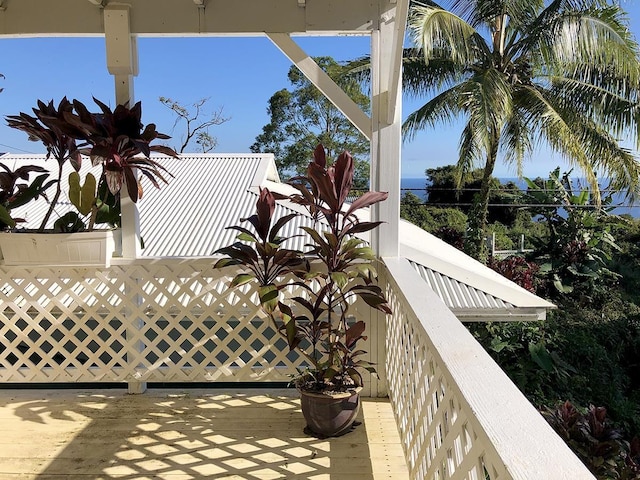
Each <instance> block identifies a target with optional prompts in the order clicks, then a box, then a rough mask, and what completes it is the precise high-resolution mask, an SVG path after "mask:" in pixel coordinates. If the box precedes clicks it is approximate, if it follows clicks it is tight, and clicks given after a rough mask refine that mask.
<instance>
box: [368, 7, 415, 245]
mask: <svg viewBox="0 0 640 480" xmlns="http://www.w3.org/2000/svg"><path fill="white" fill-rule="evenodd" d="M388 7H389V8H388V9H387V10H386V11H384V13H383V14H382V15H381V18H380V28H379V30H374V31H373V33H372V36H371V66H372V82H371V93H372V105H371V112H372V119H371V120H372V135H371V188H372V189H373V190H378V191H383V192H389V198H388V199H387V200H386V201H384V202H382V203H379V204H377V205H375V206H374V207H373V209H372V212H371V213H372V219H373V220H374V221H375V220H381V221H383V222H385V223H383V224H382V225H381V226H380V227H379V228H377V229H376V230H374V231H373V235H372V239H371V240H372V244H373V248H374V250H375V252H376V254H377V255H378V256H379V257H397V256H398V252H399V241H400V235H399V228H400V151H401V140H402V139H401V121H402V118H401V114H402V89H401V88H400V85H401V75H402V68H401V65H402V62H401V60H402V45H403V39H404V31H405V23H406V11H407V7H408V1H407V2H405V3H404V4H403V2H399V3H398V4H392V5H388Z"/></svg>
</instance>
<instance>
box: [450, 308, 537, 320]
mask: <svg viewBox="0 0 640 480" xmlns="http://www.w3.org/2000/svg"><path fill="white" fill-rule="evenodd" d="M451 312H453V314H454V315H455V316H456V317H458V320H460V321H461V322H464V323H471V322H538V321H540V320H545V319H546V318H547V309H546V308H514V309H510V310H505V309H497V308H496V309H483V310H480V309H468V308H466V309H465V308H452V309H451Z"/></svg>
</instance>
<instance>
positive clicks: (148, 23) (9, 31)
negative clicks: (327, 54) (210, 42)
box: [0, 0, 383, 37]
mask: <svg viewBox="0 0 640 480" xmlns="http://www.w3.org/2000/svg"><path fill="white" fill-rule="evenodd" d="M380 1H383V0H379V1H371V0H349V1H345V0H323V1H321V2H320V1H316V2H307V5H306V7H305V8H300V7H299V6H298V3H297V2H295V1H283V0H233V1H232V2H230V1H229V0H207V2H206V8H202V7H203V6H204V5H198V4H196V3H194V1H189V0H127V1H126V5H128V6H130V8H131V33H132V34H133V35H142V36H154V37H162V36H197V35H207V36H226V35H242V36H254V35H263V34H264V32H265V31H271V32H288V33H308V34H315V33H321V34H336V35H337V34H362V35H367V34H370V32H371V29H372V28H373V27H374V24H373V22H372V19H374V18H377V15H378V12H379V8H380V3H379V2H380ZM116 3H121V4H125V2H115V1H111V2H106V1H105V2H97V1H91V0H90V1H82V0H55V1H53V0H17V1H15V0H13V1H11V2H4V5H5V8H4V10H1V11H0V14H1V16H0V35H5V36H12V37H21V36H94V35H103V34H104V28H103V22H102V5H103V4H104V5H115V4H116Z"/></svg>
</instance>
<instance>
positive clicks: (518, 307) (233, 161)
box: [0, 154, 554, 320]
mask: <svg viewBox="0 0 640 480" xmlns="http://www.w3.org/2000/svg"><path fill="white" fill-rule="evenodd" d="M160 160H161V162H162V164H163V165H164V166H165V167H166V168H167V170H168V171H169V172H171V174H172V175H173V176H174V177H173V178H170V179H169V184H168V185H163V186H162V187H161V188H160V189H156V188H154V187H153V186H151V185H150V184H149V183H148V182H147V183H144V184H143V185H144V187H145V192H144V196H143V198H142V199H141V200H140V201H139V204H138V205H139V210H140V231H141V235H142V238H143V240H144V243H145V248H144V249H143V250H142V255H143V256H145V257H162V256H187V257H188V256H208V255H211V254H212V253H213V252H214V251H215V250H217V249H218V248H221V247H223V246H226V245H229V244H231V243H233V241H235V238H236V234H237V233H236V232H235V231H233V230H227V229H226V228H225V227H227V226H229V225H237V224H239V221H240V219H241V218H246V217H248V216H250V215H251V214H253V213H254V211H255V203H256V200H257V194H258V187H259V186H263V187H265V186H266V187H268V188H269V189H270V190H272V191H276V192H279V193H282V194H289V193H291V192H292V188H291V187H290V186H288V185H286V184H283V183H281V182H280V180H279V178H278V175H277V172H276V169H275V162H274V160H273V156H272V155H270V154H228V155H225V154H190V155H183V156H182V158H181V159H173V158H169V157H162V158H160ZM42 161H43V155H5V156H3V157H0V162H2V163H5V164H7V165H8V166H10V167H12V168H13V167H15V166H16V165H28V164H36V165H43V163H42ZM47 164H49V165H52V168H55V164H54V163H53V162H51V161H50V163H45V164H44V165H45V167H46V166H47ZM87 165H88V162H87ZM68 168H69V169H70V167H68ZM88 170H89V168H88V167H84V166H83V170H82V171H81V175H83V176H84V172H86V171H88ZM69 171H70V170H69ZM67 177H68V172H67V171H65V173H64V174H63V182H64V183H66V178H67ZM65 200H67V199H65ZM67 201H68V200H67ZM65 203H66V202H65ZM46 208H47V205H46V203H45V202H43V201H39V202H31V204H29V205H27V206H25V207H22V208H21V209H16V210H15V211H14V214H20V215H23V216H25V217H26V218H27V220H28V221H29V222H28V224H26V225H25V226H27V227H29V228H34V227H37V226H38V224H39V219H41V218H42V217H43V215H44V212H45V211H46ZM57 210H59V212H57V213H59V214H63V213H65V212H66V211H68V210H70V208H69V206H68V203H66V204H65V205H63V206H61V208H59V209H57ZM292 211H298V212H300V211H302V212H304V209H303V208H302V207H300V206H298V205H295V204H292V203H291V202H287V201H283V202H279V203H278V205H277V207H276V217H279V216H281V215H285V214H287V213H290V212H292ZM362 216H363V217H364V218H365V219H366V217H367V216H368V213H367V212H366V211H362ZM51 223H52V222H51ZM302 225H306V226H312V221H311V219H310V218H309V217H296V218H295V219H294V221H292V222H290V223H289V224H288V225H287V226H286V227H285V228H284V229H283V230H282V231H281V235H283V236H295V237H294V239H293V240H292V243H291V244H289V245H288V246H290V247H297V248H302V246H303V245H304V243H305V239H304V237H302V236H296V235H299V233H300V228H299V227H300V226H302ZM400 230H401V231H400V238H401V245H400V254H401V255H402V256H404V257H406V258H407V259H409V261H410V262H411V264H412V265H413V266H414V268H415V269H416V270H417V271H418V273H419V274H420V275H421V276H422V278H423V279H424V280H425V282H426V283H427V284H428V285H429V286H430V287H431V288H432V289H433V290H434V291H435V292H436V293H437V294H438V295H439V296H440V298H442V300H443V301H444V303H445V304H446V305H447V306H448V307H449V308H450V309H451V310H452V311H453V312H454V313H455V314H456V315H457V316H458V317H459V318H460V319H462V320H505V319H528V320H532V319H539V318H544V316H545V312H546V309H548V308H553V307H554V306H553V304H551V303H549V302H547V301H545V300H543V299H541V298H540V297H537V296H536V295H534V294H532V293H530V292H528V291H526V290H524V289H523V288H521V287H519V286H518V285H516V284H514V283H513V282H511V281H509V280H507V279H506V278H505V277H503V276H502V275H500V274H498V273H496V272H494V271H493V270H491V269H489V268H488V267H486V266H485V265H483V264H481V263H479V262H477V261H475V260H473V259H472V258H470V257H469V256H467V255H465V254H464V253H463V252H461V251H459V250H457V249H456V248H454V247H452V246H451V245H448V244H447V243H445V242H443V241H442V240H440V239H438V238H437V237H435V236H433V235H431V234H430V233H428V232H426V231H424V230H422V229H421V228H419V227H417V226H415V225H413V224H411V223H409V222H406V221H401V222H400ZM365 240H368V238H365Z"/></svg>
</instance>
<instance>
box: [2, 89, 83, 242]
mask: <svg viewBox="0 0 640 480" xmlns="http://www.w3.org/2000/svg"><path fill="white" fill-rule="evenodd" d="M72 111H73V104H72V103H71V102H69V100H67V98H66V97H65V98H63V99H62V100H61V101H60V103H59V104H58V108H56V107H55V105H54V103H53V100H52V101H50V102H49V103H44V102H42V101H40V100H38V107H37V108H34V109H33V113H34V115H35V116H31V115H28V114H26V113H23V112H21V113H20V114H19V115H11V116H8V117H7V124H8V125H9V126H10V127H12V128H16V129H18V130H22V131H23V132H25V133H26V134H27V135H29V140H33V141H40V142H41V143H42V144H43V145H44V147H45V148H46V149H47V156H46V159H49V158H51V157H53V159H54V160H55V161H56V162H57V164H58V175H57V182H56V193H55V194H54V196H53V198H52V200H51V203H50V204H49V209H48V210H47V213H46V214H45V216H44V218H43V220H42V223H41V224H40V228H39V230H40V231H43V230H44V229H45V227H46V225H47V222H48V221H49V218H51V214H52V213H53V210H54V208H55V207H56V205H57V204H58V200H59V198H60V193H61V182H60V180H61V178H62V167H63V165H64V164H65V163H66V162H67V161H70V162H71V165H72V166H73V168H74V170H75V171H78V170H80V166H81V164H82V156H81V154H80V151H79V150H78V145H77V144H76V139H77V138H78V137H79V135H80V131H79V130H78V129H75V128H74V127H73V126H71V125H68V124H67V123H66V122H65V115H69V114H71V112H72Z"/></svg>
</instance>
